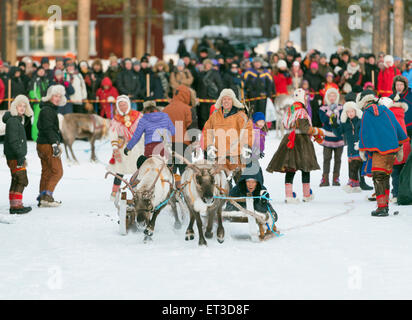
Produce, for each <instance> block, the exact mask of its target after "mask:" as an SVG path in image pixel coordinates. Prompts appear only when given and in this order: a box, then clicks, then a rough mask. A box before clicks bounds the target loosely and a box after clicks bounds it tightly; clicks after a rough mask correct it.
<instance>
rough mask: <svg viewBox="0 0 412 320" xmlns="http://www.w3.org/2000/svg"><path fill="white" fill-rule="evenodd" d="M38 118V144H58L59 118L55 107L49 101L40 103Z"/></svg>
mask: <svg viewBox="0 0 412 320" xmlns="http://www.w3.org/2000/svg"><path fill="white" fill-rule="evenodd" d="M40 108H41V110H40V114H39V120H38V122H37V128H38V130H39V136H38V138H37V143H38V144H55V143H56V144H59V143H60V142H61V141H62V137H61V133H60V129H59V118H58V116H57V107H56V106H55V105H54V104H52V103H51V102H42V103H41V104H40Z"/></svg>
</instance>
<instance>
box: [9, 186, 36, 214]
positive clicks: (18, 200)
mask: <svg viewBox="0 0 412 320" xmlns="http://www.w3.org/2000/svg"><path fill="white" fill-rule="evenodd" d="M9 200H10V214H25V213H28V212H30V211H31V208H30V207H24V206H23V194H22V193H20V192H13V191H11V192H10V193H9Z"/></svg>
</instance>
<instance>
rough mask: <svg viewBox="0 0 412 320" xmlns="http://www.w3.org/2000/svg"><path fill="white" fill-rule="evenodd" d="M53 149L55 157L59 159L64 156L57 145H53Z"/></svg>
mask: <svg viewBox="0 0 412 320" xmlns="http://www.w3.org/2000/svg"><path fill="white" fill-rule="evenodd" d="M52 148H53V157H55V158H59V157H60V156H61V155H62V149H61V148H60V146H59V145H58V144H56V143H55V144H53V145H52Z"/></svg>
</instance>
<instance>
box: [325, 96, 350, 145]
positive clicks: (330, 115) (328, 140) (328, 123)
mask: <svg viewBox="0 0 412 320" xmlns="http://www.w3.org/2000/svg"><path fill="white" fill-rule="evenodd" d="M334 106H335V108H336V109H335V110H334V111H333V110H332V105H325V106H322V107H320V108H319V118H320V121H321V122H322V127H323V129H324V130H325V131H326V133H333V131H332V124H333V123H334V121H336V122H337V123H340V120H339V119H340V116H341V113H342V109H343V108H342V106H341V105H336V104H335V105H334ZM322 145H323V146H325V147H329V148H338V147H343V145H344V142H343V137H342V134H339V135H335V136H330V135H326V136H325V141H324V142H323V143H322Z"/></svg>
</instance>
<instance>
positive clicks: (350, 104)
mask: <svg viewBox="0 0 412 320" xmlns="http://www.w3.org/2000/svg"><path fill="white" fill-rule="evenodd" d="M350 109H352V110H355V111H356V116H357V117H358V118H359V119H362V114H363V112H362V110H361V109H359V107H358V105H357V104H356V102H353V101H348V102H346V103H345V104H344V105H343V110H342V113H341V116H340V121H341V122H342V123H345V122H346V120H347V119H348V115H347V114H346V111H348V110H350Z"/></svg>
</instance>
